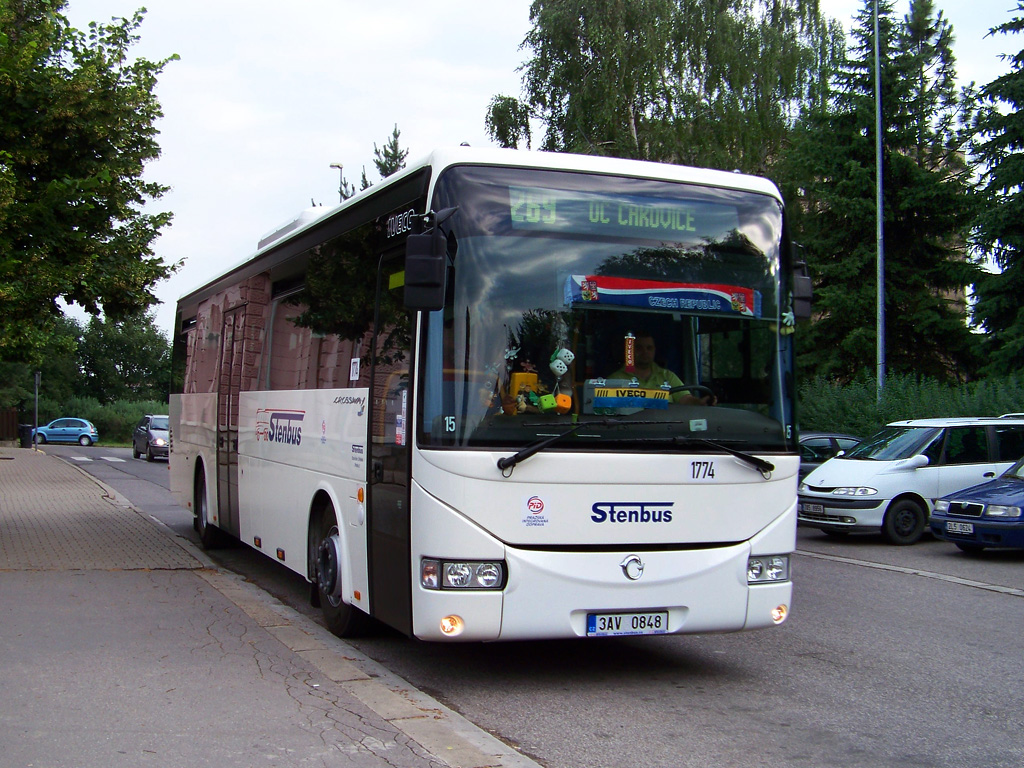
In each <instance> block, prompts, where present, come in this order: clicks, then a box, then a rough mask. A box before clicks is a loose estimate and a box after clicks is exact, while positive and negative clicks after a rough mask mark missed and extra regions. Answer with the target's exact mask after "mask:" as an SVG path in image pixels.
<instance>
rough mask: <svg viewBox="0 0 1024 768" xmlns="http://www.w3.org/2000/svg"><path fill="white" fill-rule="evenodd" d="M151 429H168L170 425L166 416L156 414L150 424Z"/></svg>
mask: <svg viewBox="0 0 1024 768" xmlns="http://www.w3.org/2000/svg"><path fill="white" fill-rule="evenodd" d="M149 428H150V429H162V430H164V431H167V430H168V429H170V427H169V426H168V424H167V417H166V416H154V417H153V420H152V421H151V422H150V424H149Z"/></svg>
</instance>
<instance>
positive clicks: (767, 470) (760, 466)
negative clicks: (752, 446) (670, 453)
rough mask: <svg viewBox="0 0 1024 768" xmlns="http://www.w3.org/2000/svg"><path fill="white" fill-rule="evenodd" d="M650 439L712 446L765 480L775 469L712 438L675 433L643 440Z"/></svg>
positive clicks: (762, 460) (757, 458) (755, 457)
mask: <svg viewBox="0 0 1024 768" xmlns="http://www.w3.org/2000/svg"><path fill="white" fill-rule="evenodd" d="M651 440H653V441H657V442H670V443H672V444H673V445H693V444H694V443H697V444H698V445H706V446H708V447H709V448H714V449H715V450H716V451H723V452H724V453H728V454H729V455H730V456H735V457H736V458H737V459H739V460H740V461H742V462H745V463H746V464H749V465H750V466H752V467H753V468H754V469H756V470H757V471H758V472H760V473H761V475H762V476H763V477H764V478H765V479H766V480H767V479H768V476H769V475H770V474H771V473H772V472H774V471H775V465H774V464H772V463H771V462H770V461H765V460H764V459H762V458H759V457H757V456H754V455H753V454H750V453H744V452H743V451H737V450H736V449H735V448H730V447H729V446H727V445H722V444H721V443H716V442H715V441H714V440H708V439H706V438H703V437H683V436H682V435H675V436H674V437H650V438H645V439H644V442H647V441H651Z"/></svg>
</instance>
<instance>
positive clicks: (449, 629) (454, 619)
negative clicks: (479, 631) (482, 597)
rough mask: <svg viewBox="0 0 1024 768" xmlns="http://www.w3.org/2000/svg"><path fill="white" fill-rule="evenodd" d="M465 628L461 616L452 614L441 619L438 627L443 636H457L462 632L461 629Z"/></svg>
mask: <svg viewBox="0 0 1024 768" xmlns="http://www.w3.org/2000/svg"><path fill="white" fill-rule="evenodd" d="M465 628H466V622H464V621H463V620H462V617H461V616H456V615H455V614H452V615H451V616H445V617H444V618H443V619H441V624H440V629H441V634H443V635H444V636H445V637H457V636H458V635H461V634H462V630H464V629H465Z"/></svg>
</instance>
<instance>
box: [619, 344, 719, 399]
mask: <svg viewBox="0 0 1024 768" xmlns="http://www.w3.org/2000/svg"><path fill="white" fill-rule="evenodd" d="M655 351H656V348H655V344H654V337H653V336H652V335H651V334H649V333H644V332H641V333H639V334H637V337H636V341H635V342H634V344H633V357H634V362H633V368H634V372H633V373H627V372H626V369H625V366H623V367H621V368H619V369H618V370H617V371H615V372H614V373H612V374H610V375H609V376H608V378H609V379H634V378H635V379H636V380H637V381H638V382H639V383H640V386H641V387H644V388H645V389H658V388H659V387H661V386H663V385H664V384H666V383H667V384H668V385H669V386H670V387H672V388H675V387H682V386H683V382H682V381H681V380H680V378H679V377H678V376H676V375H675V374H674V373H673V372H672V371H670V370H669V369H668V368H662V367H661V366H660V365H658V364H657V363H656V362H654V355H655ZM672 400H673V402H676V403H682V404H683V405H714V404H715V396H714V395H705V396H704V397H697V396H696V395H691V394H689V393H687V392H683V391H680V392H675V393H673V395H672Z"/></svg>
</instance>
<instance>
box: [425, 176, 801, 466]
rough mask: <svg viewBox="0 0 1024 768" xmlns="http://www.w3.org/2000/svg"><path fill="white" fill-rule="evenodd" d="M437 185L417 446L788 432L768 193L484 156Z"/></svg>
mask: <svg viewBox="0 0 1024 768" xmlns="http://www.w3.org/2000/svg"><path fill="white" fill-rule="evenodd" d="M439 190H440V191H439V194H438V199H437V200H436V201H435V207H436V208H442V207H445V206H449V205H451V206H454V205H458V206H459V209H458V212H457V214H456V215H455V216H453V217H452V219H451V222H452V223H451V236H450V238H449V253H453V254H454V255H453V265H454V267H453V275H452V278H451V279H449V282H448V299H447V302H446V307H445V309H444V310H443V311H439V312H434V313H431V315H430V316H429V318H428V320H427V324H426V338H425V343H424V345H423V358H422V365H423V373H422V375H421V380H422V381H423V382H424V391H423V397H422V402H423V404H424V407H423V409H422V411H421V413H422V419H423V421H422V425H421V431H420V435H421V439H422V440H423V442H424V444H427V445H431V446H432V447H441V446H445V447H449V446H458V447H501V448H509V447H521V446H522V445H524V444H529V443H531V442H532V441H535V440H538V439H542V438H545V437H550V436H552V435H557V434H561V433H563V432H566V431H567V430H568V429H569V428H570V427H571V426H572V425H573V424H576V423H579V422H586V423H587V424H588V426H587V427H586V428H581V429H575V430H572V431H571V433H567V434H566V435H565V436H564V438H562V439H559V441H558V445H559V447H563V446H568V445H571V446H572V447H573V448H574V449H579V448H582V447H587V448H593V449H594V450H606V449H617V448H622V447H624V445H625V444H627V443H628V447H629V448H630V449H633V448H636V449H637V450H646V449H650V450H658V446H657V442H658V441H659V440H665V439H672V438H674V437H675V436H677V435H689V436H692V437H694V438H703V439H705V441H706V440H707V439H712V438H713V439H714V440H716V441H720V442H721V441H727V442H729V443H730V444H732V445H733V446H734V447H736V448H740V449H744V450H754V449H761V450H777V451H785V450H793V449H794V448H795V446H794V445H793V443H792V437H791V436H792V434H793V429H792V425H791V423H790V422H791V420H792V410H791V404H792V402H791V401H792V391H793V390H792V383H791V379H790V369H791V360H790V358H789V357H788V345H785V346H784V345H782V344H780V336H779V329H780V328H784V325H783V322H782V318H781V313H782V312H783V308H782V307H781V306H780V304H781V302H780V299H779V291H780V278H779V276H780V274H781V273H782V272H783V267H782V264H781V258H782V257H781V253H780V251H781V238H782V208H781V206H780V204H779V202H778V201H777V200H775V199H774V198H772V197H769V196H767V195H761V194H755V193H752V192H742V191H736V190H728V189H714V188H707V187H696V186H692V185H686V184H678V183H669V182H661V181H650V180H638V179H622V178H615V177H598V176H586V175H583V174H562V173H555V172H536V171H525V170H519V169H494V168H457V169H453V170H450V171H447V172H446V174H445V176H443V177H442V180H441V182H439ZM781 348H784V349H785V350H787V351H786V354H785V355H783V354H782V349H781ZM684 384H685V385H687V388H686V389H683V387H682V385H684ZM712 403H713V404H714V405H715V406H716V407H709V406H710V405H711V404H712ZM701 445H703V443H701Z"/></svg>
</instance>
